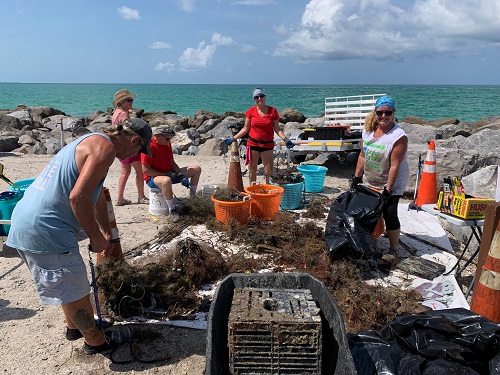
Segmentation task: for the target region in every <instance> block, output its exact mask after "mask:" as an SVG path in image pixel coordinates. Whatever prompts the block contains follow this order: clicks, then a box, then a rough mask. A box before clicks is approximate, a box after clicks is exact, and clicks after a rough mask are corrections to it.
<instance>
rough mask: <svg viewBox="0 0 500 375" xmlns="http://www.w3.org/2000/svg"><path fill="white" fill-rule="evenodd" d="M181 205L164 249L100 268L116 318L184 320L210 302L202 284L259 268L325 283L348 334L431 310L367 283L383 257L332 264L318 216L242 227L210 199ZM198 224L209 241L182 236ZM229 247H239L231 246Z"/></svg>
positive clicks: (416, 297) (379, 273)
mask: <svg viewBox="0 0 500 375" xmlns="http://www.w3.org/2000/svg"><path fill="white" fill-rule="evenodd" d="M190 201H191V202H190ZM182 210H183V212H184V215H188V216H184V219H183V220H182V221H181V222H180V223H179V222H178V223H173V224H170V225H167V226H166V227H165V228H164V229H163V231H162V233H161V235H160V236H159V239H158V241H156V242H155V244H154V246H157V247H158V246H161V245H162V243H161V242H162V241H161V239H164V243H163V245H165V247H166V248H168V250H167V251H166V252H165V251H164V252H158V254H157V255H155V253H154V252H148V255H147V257H142V258H143V259H142V261H140V262H139V261H134V260H132V261H130V262H126V261H122V262H111V261H106V262H103V263H100V264H99V265H98V266H97V271H98V283H99V287H100V291H101V292H102V293H103V294H104V295H105V297H106V299H107V302H106V304H107V307H108V309H109V310H111V311H112V312H113V313H114V314H115V315H116V316H117V317H118V318H120V317H121V318H128V317H131V316H138V315H139V316H141V315H142V316H145V317H151V316H152V315H154V314H158V313H159V312H161V313H162V314H163V315H162V318H163V319H164V318H168V319H182V318H184V319H186V318H187V317H188V316H189V315H190V314H192V313H196V312H200V311H206V309H207V306H208V305H209V303H208V301H207V300H206V299H205V300H204V298H202V297H200V296H199V295H198V291H199V288H200V286H201V285H202V284H205V283H212V282H216V281H218V280H221V279H222V278H224V277H225V276H227V275H229V274H231V273H235V272H247V273H248V272H262V271H264V272H269V271H271V272H308V273H310V274H311V275H312V276H314V277H316V278H317V279H319V280H320V281H322V282H323V283H324V284H325V285H326V286H327V287H328V289H329V290H330V292H331V293H332V295H333V296H334V299H335V300H336V302H337V304H338V306H339V308H340V311H341V312H342V315H343V317H344V320H345V324H346V329H347V331H348V332H350V333H357V332H360V331H362V330H366V329H378V328H381V327H383V326H384V325H385V324H386V323H388V322H390V321H391V320H392V319H394V317H396V316H398V315H403V314H414V313H418V312H421V311H425V310H428V308H427V307H425V306H422V305H421V300H422V297H421V295H420V294H419V293H418V292H417V291H415V290H403V289H401V288H399V287H398V288H396V287H390V286H389V287H382V286H377V285H370V284H368V283H367V282H366V280H367V279H377V278H380V277H383V276H385V275H386V274H387V273H388V269H386V268H384V265H383V261H382V260H379V259H364V260H358V261H355V260H338V261H334V262H332V261H331V259H330V258H329V257H328V256H327V253H326V244H325V238H324V230H323V228H321V227H319V226H318V225H317V224H316V222H315V221H313V220H306V219H301V220H297V214H296V213H291V212H287V211H280V212H279V213H278V215H277V216H276V218H275V220H274V221H272V222H269V221H259V220H256V219H250V220H249V222H248V224H247V225H245V226H241V225H238V224H237V223H235V222H231V223H229V225H228V226H224V225H223V224H221V223H219V222H217V221H216V220H215V219H214V216H213V215H214V214H213V211H212V210H213V202H211V200H210V198H209V197H208V198H207V197H197V198H196V199H195V200H188V201H187V202H186V204H185V205H184V207H183V208H182ZM181 217H182V216H181ZM200 223H203V224H205V226H206V233H207V238H210V240H209V241H202V240H201V239H195V238H193V237H192V236H191V237H189V238H183V239H181V240H179V239H178V238H179V236H178V235H179V233H180V231H182V229H183V228H187V227H188V226H189V225H192V224H200ZM176 237H177V238H176ZM181 238H182V236H181ZM174 240H176V241H177V242H174ZM169 246H170V247H169ZM231 247H232V248H237V249H238V250H237V251H230V250H228V249H229V248H231ZM139 253H140V252H139ZM160 254H161V255H160Z"/></svg>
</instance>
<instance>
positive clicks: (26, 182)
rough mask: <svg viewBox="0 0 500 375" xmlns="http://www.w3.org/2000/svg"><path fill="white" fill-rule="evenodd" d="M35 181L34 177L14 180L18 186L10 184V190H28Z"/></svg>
mask: <svg viewBox="0 0 500 375" xmlns="http://www.w3.org/2000/svg"><path fill="white" fill-rule="evenodd" d="M33 181H35V179H34V178H27V179H25V180H19V181H14V183H15V184H16V186H17V188H15V187H13V186H10V185H9V190H11V191H22V192H24V191H26V189H27V188H28V187H29V186H30V185H31V184H32V183H33Z"/></svg>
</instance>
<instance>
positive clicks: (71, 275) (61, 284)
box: [17, 250, 90, 305]
mask: <svg viewBox="0 0 500 375" xmlns="http://www.w3.org/2000/svg"><path fill="white" fill-rule="evenodd" d="M17 252H18V253H19V255H20V256H21V258H22V259H23V261H24V263H26V265H27V266H28V268H29V269H30V271H31V277H32V278H33V281H34V282H35V288H36V291H37V293H38V296H39V297H40V301H41V302H42V303H43V304H44V305H61V304H66V303H70V302H74V301H78V300H79V299H81V298H83V297H85V296H86V295H88V294H89V293H90V283H89V279H88V277H87V269H86V267H85V264H84V263H83V259H82V256H81V255H80V252H78V251H75V252H68V253H66V254H39V253H33V252H30V251H21V250H18V251H17Z"/></svg>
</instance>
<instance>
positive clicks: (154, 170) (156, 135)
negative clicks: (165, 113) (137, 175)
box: [141, 125, 201, 219]
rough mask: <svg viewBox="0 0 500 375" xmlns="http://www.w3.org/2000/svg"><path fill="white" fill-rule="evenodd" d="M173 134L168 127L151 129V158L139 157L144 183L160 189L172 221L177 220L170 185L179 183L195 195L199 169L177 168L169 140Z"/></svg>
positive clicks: (199, 173)
mask: <svg viewBox="0 0 500 375" xmlns="http://www.w3.org/2000/svg"><path fill="white" fill-rule="evenodd" d="M174 135H175V132H174V130H173V129H172V128H170V127H169V126H168V125H160V126H158V127H157V128H154V129H153V138H152V139H151V144H150V145H149V147H150V149H151V156H148V155H144V154H142V155H141V162H142V171H143V172H144V181H146V184H147V185H148V186H149V187H150V188H153V189H161V191H162V192H163V195H164V196H165V200H166V201H167V205H168V209H169V213H170V216H171V217H172V219H177V218H178V216H179V215H178V213H177V211H176V209H175V205H174V193H173V191H172V185H173V184H178V183H181V184H182V185H183V186H185V187H187V188H189V189H190V195H191V196H193V195H194V194H196V188H197V187H198V181H199V180H200V175H201V168H200V167H199V166H197V165H190V166H188V167H182V168H179V166H178V165H177V163H176V162H175V161H174V155H173V153H172V144H171V143H170V139H171V138H172V137H173V136H174Z"/></svg>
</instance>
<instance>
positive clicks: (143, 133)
mask: <svg viewBox="0 0 500 375" xmlns="http://www.w3.org/2000/svg"><path fill="white" fill-rule="evenodd" d="M123 125H125V126H126V127H127V128H130V129H132V130H133V131H134V132H135V133H136V134H137V135H138V136H139V137H141V138H142V139H143V140H144V142H145V145H144V146H143V147H142V149H141V152H142V153H143V154H146V155H148V156H149V157H151V150H150V149H149V144H150V143H151V137H152V136H153V132H152V130H151V127H150V126H149V124H148V123H147V122H146V121H144V120H143V119H140V118H133V119H132V120H129V121H126V122H125V123H124V124H123Z"/></svg>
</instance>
